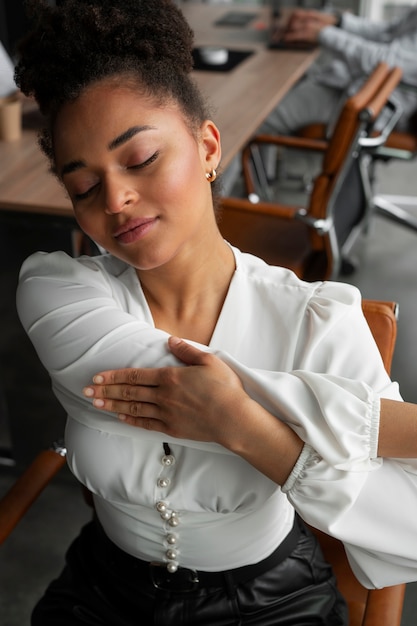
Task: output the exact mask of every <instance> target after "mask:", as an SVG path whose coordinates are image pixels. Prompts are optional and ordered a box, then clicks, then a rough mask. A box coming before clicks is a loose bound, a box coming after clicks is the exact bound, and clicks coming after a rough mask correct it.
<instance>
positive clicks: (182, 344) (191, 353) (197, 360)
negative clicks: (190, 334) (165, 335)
mask: <svg viewBox="0 0 417 626" xmlns="http://www.w3.org/2000/svg"><path fill="white" fill-rule="evenodd" d="M168 347H169V349H170V350H171V352H172V354H173V355H174V356H176V357H177V358H178V359H180V361H182V362H183V363H186V365H204V364H206V363H207V357H209V356H210V355H209V354H208V353H207V352H204V351H203V350H199V349H198V348H196V347H195V346H191V345H190V344H189V343H187V342H186V341H184V340H183V339H179V338H178V337H170V338H169V339H168Z"/></svg>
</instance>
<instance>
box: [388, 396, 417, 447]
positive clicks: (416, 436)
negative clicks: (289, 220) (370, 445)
mask: <svg viewBox="0 0 417 626" xmlns="http://www.w3.org/2000/svg"><path fill="white" fill-rule="evenodd" d="M378 456H381V457H385V458H386V457H392V458H403V459H404V458H416V457H417V405H416V404H410V403H408V402H397V401H396V400H387V399H385V398H383V399H381V414H380V425H379V440H378Z"/></svg>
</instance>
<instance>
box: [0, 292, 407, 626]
mask: <svg viewBox="0 0 417 626" xmlns="http://www.w3.org/2000/svg"><path fill="white" fill-rule="evenodd" d="M362 308H363V312H364V315H365V317H366V319H367V321H368V324H369V326H370V328H371V331H372V334H373V336H374V338H375V341H376V343H377V345H378V348H379V350H380V353H381V355H382V358H383V362H384V365H385V368H386V370H387V371H388V372H389V371H390V368H391V361H392V356H393V353H394V347H395V339H396V332H397V305H396V303H394V302H380V301H375V300H364V301H363V303H362ZM65 455H66V450H65V447H64V446H63V444H61V443H58V444H55V445H54V446H53V447H52V448H51V449H50V450H44V451H42V452H41V453H40V454H39V455H38V456H37V457H36V459H35V460H34V462H33V463H32V465H30V466H29V467H28V468H27V470H26V471H25V472H24V473H23V474H22V475H21V476H20V477H19V478H18V479H17V480H16V482H15V483H14V485H13V486H12V487H11V489H10V490H9V492H8V493H7V494H6V495H5V496H3V498H2V499H1V500H0V544H1V543H3V542H4V541H5V540H6V539H7V537H8V536H9V535H10V534H11V532H12V531H13V529H14V528H15V527H16V525H17V524H18V523H19V521H20V520H21V519H22V517H24V515H25V513H26V512H27V510H28V509H29V508H30V506H31V505H32V504H33V503H34V502H35V501H36V499H37V497H38V496H39V495H40V493H41V492H42V491H43V489H44V488H45V487H46V486H47V485H48V483H49V482H50V481H51V480H52V479H53V478H54V476H55V475H56V474H57V473H58V472H59V470H60V469H61V468H62V467H63V466H64V465H65ZM83 491H84V494H85V492H86V490H85V489H84V490H83ZM85 495H86V498H85V499H86V501H87V502H89V501H90V500H89V492H87V493H86V494H85ZM80 498H81V494H80ZM90 502H91V501H90ZM313 532H314V533H315V534H316V535H317V537H318V539H319V542H320V544H321V546H322V549H323V552H324V554H325V557H326V558H327V560H328V561H329V563H330V564H331V565H332V567H333V569H334V572H335V575H336V578H337V582H338V586H339V588H340V591H341V592H342V594H343V595H344V597H345V599H346V601H347V603H348V607H349V615H350V619H349V626H400V622H401V612H402V606H403V600H404V593H405V585H403V584H401V585H395V586H392V587H386V588H385V589H371V590H369V589H366V588H365V587H363V586H362V585H361V584H360V583H359V582H358V580H357V579H356V578H355V576H354V574H353V572H352V570H351V569H350V566H349V562H348V560H347V557H346V554H345V550H344V548H343V544H342V543H341V542H340V541H338V540H337V539H333V538H332V537H329V536H328V535H326V534H324V533H322V532H320V531H317V530H315V529H313Z"/></svg>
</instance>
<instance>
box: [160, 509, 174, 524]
mask: <svg viewBox="0 0 417 626" xmlns="http://www.w3.org/2000/svg"><path fill="white" fill-rule="evenodd" d="M160 516H161V519H163V520H164V521H165V522H167V521H168V520H170V519H171V513H170V512H169V511H162V513H160Z"/></svg>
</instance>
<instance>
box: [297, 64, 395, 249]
mask: <svg viewBox="0 0 417 626" xmlns="http://www.w3.org/2000/svg"><path fill="white" fill-rule="evenodd" d="M401 76H402V72H401V70H400V68H397V67H394V68H392V69H390V68H389V67H388V65H387V64H386V63H380V64H379V65H378V66H377V67H376V68H375V70H374V71H373V73H372V74H371V75H370V76H369V78H368V79H367V80H366V81H365V83H364V84H363V85H362V87H361V88H360V89H359V90H358V92H357V93H356V94H354V95H353V96H351V97H350V98H349V99H348V100H346V102H345V104H344V106H343V108H342V110H341V112H340V115H339V118H338V120H337V122H336V124H335V126H334V129H333V133H332V135H331V137H330V139H329V142H328V148H327V150H326V152H325V154H324V157H323V163H322V171H321V173H320V174H319V175H318V176H317V178H316V180H315V183H314V187H313V190H312V193H311V196H310V202H309V206H308V207H307V216H308V217H309V219H316V220H317V219H326V220H332V222H333V223H334V225H335V229H336V231H337V221H338V218H341V221H342V222H346V221H347V222H348V223H349V222H350V228H352V227H353V226H354V225H356V224H357V223H358V221H359V220H360V219H361V217H362V215H361V214H363V213H364V212H365V211H366V209H367V207H366V206H365V204H363V206H362V207H361V206H357V207H353V206H350V207H346V206H344V205H343V204H342V205H341V206H342V208H341V210H339V211H338V210H337V209H338V205H337V199H338V196H339V195H340V192H341V190H342V186H343V183H344V182H345V181H346V180H347V181H349V182H348V185H347V189H350V190H351V189H352V182H353V181H351V180H349V176H352V173H354V172H355V168H358V167H359V162H358V161H357V159H358V156H359V154H360V144H359V141H360V139H361V138H363V136H364V135H366V134H369V133H371V132H372V129H373V125H374V123H375V121H376V120H377V119H378V117H379V115H380V113H381V111H382V109H383V108H384V106H385V105H386V103H387V101H388V100H389V97H390V95H391V94H392V92H393V90H394V89H395V87H396V86H397V85H398V83H399V82H400V80H401ZM359 181H360V177H359V178H358V188H360V186H361V185H360V182H359ZM354 184H355V183H354ZM345 191H346V189H345ZM342 199H343V198H342ZM355 209H356V210H355ZM347 210H349V211H350V216H348V220H346V217H347V216H346V212H347ZM341 213H344V215H340V214H341ZM340 230H341V231H342V233H343V235H342V233H341V236H342V240H340V236H339V237H338V245H339V247H340V246H341V245H343V244H344V240H343V239H346V234H345V233H346V232H348V231H349V227H347V226H346V224H345V226H344V228H343V229H340ZM336 235H337V233H336ZM331 243H332V242H331V241H330V239H329V238H319V239H317V237H314V243H313V246H314V247H315V248H317V247H318V248H319V249H320V247H321V246H323V245H326V244H327V245H329V244H331ZM329 252H330V251H329Z"/></svg>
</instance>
